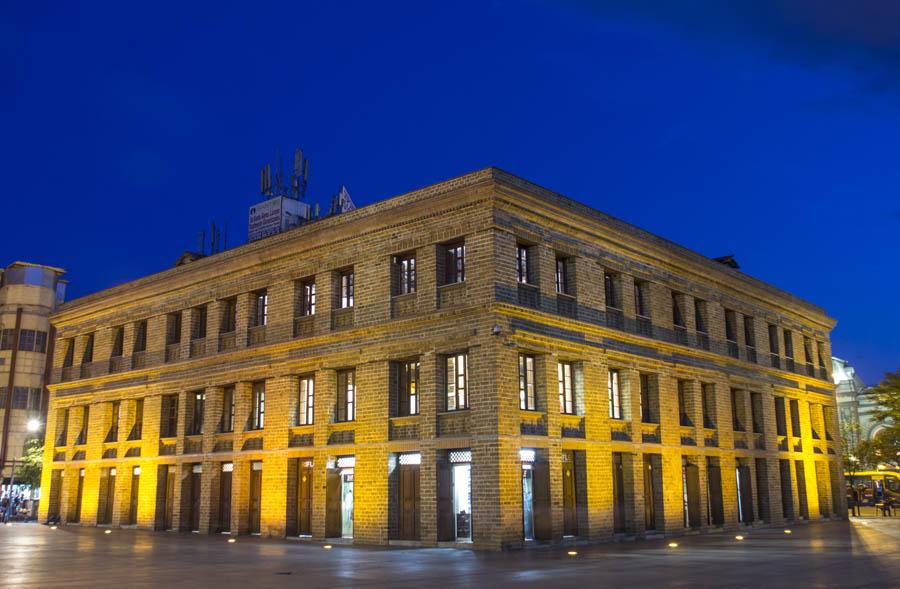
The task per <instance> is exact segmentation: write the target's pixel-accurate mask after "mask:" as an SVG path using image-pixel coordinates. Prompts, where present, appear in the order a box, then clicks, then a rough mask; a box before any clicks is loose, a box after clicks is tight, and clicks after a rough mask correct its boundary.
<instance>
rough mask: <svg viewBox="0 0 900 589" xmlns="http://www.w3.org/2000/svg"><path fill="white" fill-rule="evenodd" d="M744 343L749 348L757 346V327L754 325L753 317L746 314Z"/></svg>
mask: <svg viewBox="0 0 900 589" xmlns="http://www.w3.org/2000/svg"><path fill="white" fill-rule="evenodd" d="M744 345H745V346H747V347H748V348H755V347H756V329H755V328H754V326H753V317H748V316H747V315H744Z"/></svg>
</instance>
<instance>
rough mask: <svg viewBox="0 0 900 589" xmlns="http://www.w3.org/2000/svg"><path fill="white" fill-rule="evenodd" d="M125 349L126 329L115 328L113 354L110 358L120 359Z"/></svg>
mask: <svg viewBox="0 0 900 589" xmlns="http://www.w3.org/2000/svg"><path fill="white" fill-rule="evenodd" d="M124 348H125V328H124V327H122V326H121V325H120V326H119V327H113V345H112V352H110V354H109V357H110V358H118V357H120V356H121V355H122V354H123V352H124Z"/></svg>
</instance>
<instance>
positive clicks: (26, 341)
mask: <svg viewBox="0 0 900 589" xmlns="http://www.w3.org/2000/svg"><path fill="white" fill-rule="evenodd" d="M15 336H16V330H15V329H4V330H3V332H2V335H0V350H11V349H12V348H13V339H14V338H15ZM18 348H19V351H20V352H39V353H42V354H43V353H46V352H47V332H46V331H40V330H35V329H21V330H19V345H18Z"/></svg>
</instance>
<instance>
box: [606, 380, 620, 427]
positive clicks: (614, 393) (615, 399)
mask: <svg viewBox="0 0 900 589" xmlns="http://www.w3.org/2000/svg"><path fill="white" fill-rule="evenodd" d="M606 388H607V394H608V397H609V416H610V417H611V418H612V419H622V391H621V390H620V389H619V371H618V370H612V369H610V371H609V376H608V378H607V387H606Z"/></svg>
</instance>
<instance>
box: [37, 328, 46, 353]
mask: <svg viewBox="0 0 900 589" xmlns="http://www.w3.org/2000/svg"><path fill="white" fill-rule="evenodd" d="M34 351H35V352H40V353H41V354H44V353H46V352H47V332H46V331H35V332H34Z"/></svg>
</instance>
